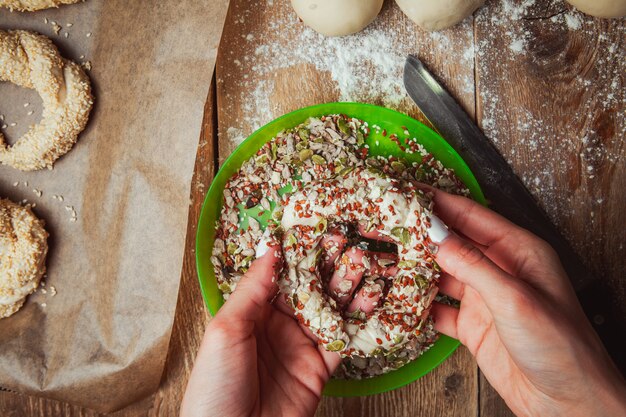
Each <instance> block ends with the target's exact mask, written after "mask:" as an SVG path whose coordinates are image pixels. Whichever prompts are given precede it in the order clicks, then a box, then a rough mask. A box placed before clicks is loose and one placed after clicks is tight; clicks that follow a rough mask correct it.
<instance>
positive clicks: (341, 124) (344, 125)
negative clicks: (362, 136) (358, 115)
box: [337, 117, 350, 135]
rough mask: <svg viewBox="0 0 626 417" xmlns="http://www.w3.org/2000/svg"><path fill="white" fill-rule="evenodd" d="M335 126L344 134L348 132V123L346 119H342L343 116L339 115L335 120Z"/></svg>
mask: <svg viewBox="0 0 626 417" xmlns="http://www.w3.org/2000/svg"><path fill="white" fill-rule="evenodd" d="M337 127H338V128H339V131H340V132H341V133H343V134H344V135H349V134H350V126H348V123H346V121H345V120H343V118H341V117H340V118H339V119H338V120H337Z"/></svg>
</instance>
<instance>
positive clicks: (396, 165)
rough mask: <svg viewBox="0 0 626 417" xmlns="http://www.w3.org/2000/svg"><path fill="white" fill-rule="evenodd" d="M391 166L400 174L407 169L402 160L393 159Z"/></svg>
mask: <svg viewBox="0 0 626 417" xmlns="http://www.w3.org/2000/svg"><path fill="white" fill-rule="evenodd" d="M391 168H393V170H394V171H396V172H397V173H398V174H402V173H403V172H404V171H405V170H406V166H405V165H404V164H403V163H402V162H400V161H392V162H391Z"/></svg>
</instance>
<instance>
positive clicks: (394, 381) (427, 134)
mask: <svg viewBox="0 0 626 417" xmlns="http://www.w3.org/2000/svg"><path fill="white" fill-rule="evenodd" d="M327 114H346V115H349V116H351V117H356V118H359V119H361V120H364V121H366V122H367V123H368V124H369V126H370V127H371V126H372V125H378V126H380V127H381V129H384V130H386V131H387V132H386V133H387V136H383V135H382V130H381V133H377V131H376V130H375V129H372V132H371V133H370V135H369V137H368V139H367V144H368V145H369V147H370V148H369V152H370V154H371V155H382V156H390V155H395V156H402V157H404V158H406V159H408V160H411V161H417V160H419V156H418V155H416V154H405V153H404V152H402V151H401V150H400V148H399V147H398V146H397V145H396V144H395V143H393V142H392V141H390V140H389V135H390V134H392V133H395V134H397V135H398V137H400V138H403V137H406V135H405V134H404V128H403V127H406V128H407V129H408V131H409V132H410V135H411V137H415V138H416V139H417V141H418V142H419V143H421V144H422V145H423V146H424V147H425V148H426V150H427V151H429V152H430V153H432V154H433V155H434V156H435V157H436V158H437V159H439V160H440V161H441V162H442V163H443V165H444V166H446V167H448V168H453V169H454V170H455V172H456V174H457V175H458V177H459V178H460V179H461V180H462V181H463V183H465V185H466V186H467V187H468V188H469V189H470V192H471V194H472V197H473V198H474V199H475V200H476V201H478V202H480V203H481V204H485V203H486V202H485V198H484V196H483V194H482V192H481V190H480V187H479V186H478V183H477V182H476V179H475V178H474V176H473V174H472V172H471V171H470V170H469V168H468V167H467V165H466V164H465V162H464V161H463V160H462V159H461V157H460V156H459V155H458V154H457V153H456V152H455V151H454V150H453V149H452V148H451V147H450V145H448V143H447V142H446V141H445V140H444V139H443V138H441V136H439V135H438V134H437V133H435V132H434V131H432V130H431V129H430V128H428V127H426V126H425V125H424V124H422V123H420V122H418V121H417V120H415V119H412V118H411V117H409V116H407V115H405V114H402V113H398V112H396V111H393V110H390V109H387V108H383V107H378V106H374V105H370V104H361V103H326V104H319V105H316V106H311V107H305V108H303V109H300V110H296V111H294V112H291V113H289V114H286V115H284V116H282V117H279V118H278V119H276V120H274V121H272V122H270V123H268V124H267V125H265V126H263V127H262V128H260V129H259V130H257V131H256V132H254V133H253V134H252V135H250V137H248V138H247V139H246V140H245V141H244V142H243V143H242V144H241V145H239V146H238V147H237V149H235V151H234V152H233V153H232V154H231V155H230V156H229V157H228V159H226V161H225V162H224V164H223V165H222V167H221V169H220V170H219V172H218V173H217V175H216V177H215V179H214V180H213V183H212V184H211V188H210V189H209V192H208V194H207V196H206V198H205V200H204V205H203V207H202V212H201V214H200V220H199V222H198V232H197V236H196V263H197V266H198V278H199V280H200V287H201V289H202V295H203V296H204V300H205V302H206V304H207V307H208V308H209V311H210V312H211V314H213V315H214V314H215V313H216V312H217V311H218V310H219V308H220V307H221V306H222V304H223V303H224V299H223V298H222V293H221V292H220V290H219V289H218V288H217V281H216V279H215V274H214V272H213V265H212V264H211V259H210V258H211V251H212V249H213V238H214V236H215V225H216V221H217V219H218V218H219V215H220V211H221V209H222V200H223V194H222V193H223V190H224V186H225V184H226V182H227V181H228V179H229V178H230V177H231V176H232V175H233V174H234V173H235V172H237V171H238V170H239V168H240V167H241V165H242V164H243V163H244V162H245V161H246V160H248V159H249V158H250V157H251V156H252V155H254V154H255V153H256V152H257V151H258V150H259V148H260V147H261V146H262V145H263V144H264V143H265V142H267V141H269V140H270V139H272V138H273V137H274V136H275V135H276V134H277V133H278V132H280V131H282V130H285V129H290V128H293V127H295V126H297V125H298V124H300V123H302V122H304V121H305V120H307V119H308V118H309V117H312V116H323V115H327ZM458 346H459V342H458V341H457V340H455V339H452V338H449V337H447V336H444V335H442V336H441V337H440V338H439V339H438V340H437V342H435V344H434V345H433V346H432V347H431V348H430V349H429V350H428V351H427V352H426V353H424V354H423V355H422V356H420V357H419V358H417V359H416V360H414V361H413V362H411V363H408V364H407V365H405V366H403V367H402V368H400V369H398V370H396V371H393V372H389V373H387V374H385V375H382V376H378V377H375V378H369V379H363V380H350V381H346V380H337V379H332V380H331V381H329V383H328V384H327V385H326V388H325V389H324V394H325V395H329V396H340V397H352V396H362V395H371V394H378V393H381V392H385V391H389V390H393V389H396V388H399V387H402V386H404V385H407V384H409V383H411V382H413V381H415V380H416V379H418V378H420V377H422V376H423V375H425V374H427V373H428V372H430V371H431V370H433V369H434V368H436V367H437V366H438V365H439V364H440V363H441V362H443V361H444V360H445V359H446V358H447V357H448V356H450V355H451V354H452V352H454V351H455V350H456V348H457V347H458Z"/></svg>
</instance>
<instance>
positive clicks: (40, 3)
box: [0, 0, 83, 12]
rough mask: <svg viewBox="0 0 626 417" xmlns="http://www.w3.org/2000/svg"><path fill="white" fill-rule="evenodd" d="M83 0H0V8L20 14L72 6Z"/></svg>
mask: <svg viewBox="0 0 626 417" xmlns="http://www.w3.org/2000/svg"><path fill="white" fill-rule="evenodd" d="M80 1H83V0H0V7H6V8H8V9H9V10H11V11H13V10H17V11H20V12H34V11H35V10H43V9H49V8H51V7H59V6H60V5H62V4H74V3H78V2H80Z"/></svg>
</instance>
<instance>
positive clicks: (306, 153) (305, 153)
mask: <svg viewBox="0 0 626 417" xmlns="http://www.w3.org/2000/svg"><path fill="white" fill-rule="evenodd" d="M298 156H299V157H300V160H301V161H306V160H307V159H309V158H310V157H312V156H313V151H312V150H310V149H302V150H301V151H300V153H299V154H298ZM314 162H315V161H314Z"/></svg>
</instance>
